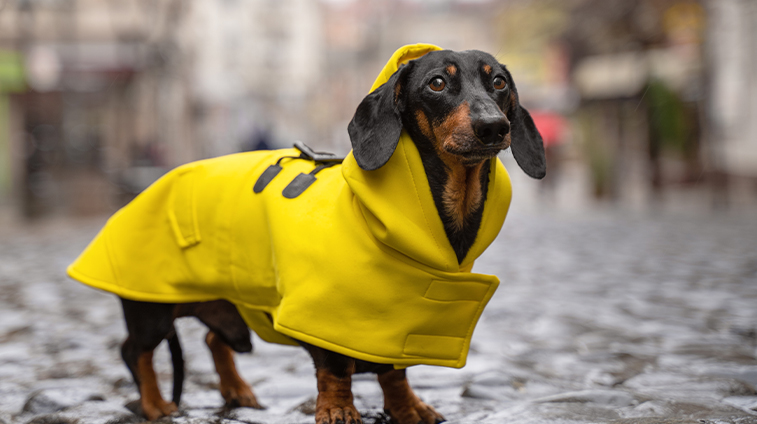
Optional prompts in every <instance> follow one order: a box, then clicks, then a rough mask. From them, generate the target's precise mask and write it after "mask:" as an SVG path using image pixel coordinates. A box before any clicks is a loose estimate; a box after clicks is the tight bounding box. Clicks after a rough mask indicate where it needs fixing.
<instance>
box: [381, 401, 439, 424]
mask: <svg viewBox="0 0 757 424" xmlns="http://www.w3.org/2000/svg"><path fill="white" fill-rule="evenodd" d="M384 412H386V414H387V415H389V417H391V419H392V423H396V424H439V423H443V422H444V421H446V420H445V419H444V417H443V416H442V414H440V413H438V412H436V410H435V409H434V408H433V407H432V406H431V405H428V404H426V403H424V402H421V401H420V400H419V401H417V402H414V403H412V404H408V405H403V406H400V407H394V408H392V409H391V410H389V409H384Z"/></svg>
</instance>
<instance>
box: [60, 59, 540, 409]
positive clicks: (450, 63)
mask: <svg viewBox="0 0 757 424" xmlns="http://www.w3.org/2000/svg"><path fill="white" fill-rule="evenodd" d="M419 56H420V57H419V58H417V59H415V60H411V61H406V63H404V64H403V65H402V66H400V67H399V69H398V70H397V71H396V72H395V73H394V74H393V75H391V77H390V78H389V79H388V81H387V82H386V83H384V84H383V85H381V86H380V87H378V88H377V89H376V90H375V91H373V92H372V93H371V94H370V95H368V96H367V97H366V98H365V99H364V100H363V101H362V103H361V104H360V105H359V106H358V108H357V111H356V113H355V116H354V118H353V120H352V121H351V122H350V124H349V135H350V139H351V141H352V146H353V155H354V158H355V160H356V161H357V163H358V165H359V166H360V168H362V169H363V170H368V171H371V170H375V169H378V168H381V167H382V166H383V165H384V164H385V163H387V161H389V160H390V158H391V157H392V155H393V154H394V152H395V149H396V148H397V143H398V140H399V139H400V136H401V134H403V131H405V132H406V134H408V135H409V136H410V138H411V139H412V143H413V144H414V145H415V147H416V148H417V152H418V154H419V155H420V161H421V162H422V167H423V170H424V171H425V175H426V177H427V179H428V185H427V187H428V188H429V189H430V191H431V197H432V198H433V204H434V205H435V206H436V212H437V213H438V216H439V218H440V219H441V222H442V224H443V233H444V234H445V235H446V238H447V239H448V241H449V244H450V245H451V247H452V249H453V251H454V256H455V257H456V258H457V263H459V264H462V263H463V262H464V260H465V258H466V256H467V255H468V253H469V251H470V250H471V248H472V246H474V244H475V243H476V240H477V238H480V237H481V235H480V234H479V231H480V229H481V226H482V220H483V219H484V217H485V214H487V213H488V212H487V208H495V207H500V206H499V205H490V204H489V203H488V202H487V197H488V196H489V197H491V194H490V190H489V188H490V184H491V183H492V182H491V181H490V176H491V175H492V173H491V169H490V168H491V167H493V166H495V165H494V164H495V163H497V162H496V161H497V159H496V155H497V154H498V153H499V152H500V151H502V150H504V149H507V148H508V147H510V148H511V149H512V152H513V155H514V157H515V159H516V161H517V163H518V165H519V166H520V167H521V168H522V169H523V170H524V171H525V172H526V173H527V174H528V175H529V176H531V177H534V178H542V177H543V176H544V174H545V160H544V149H543V145H542V141H541V137H540V135H539V133H538V131H537V130H536V128H535V126H534V123H533V121H532V119H531V117H530V116H529V114H528V112H527V111H526V110H525V109H524V108H523V107H522V106H520V104H519V100H518V93H517V91H516V88H515V84H514V82H513V79H512V77H511V75H510V73H509V72H508V70H507V69H506V68H505V67H504V66H503V65H501V64H499V63H498V62H497V60H496V59H495V58H494V57H492V56H491V55H489V54H486V53H483V52H480V51H464V52H452V51H446V50H443V51H431V52H429V53H426V54H423V55H419ZM498 166H501V165H498ZM508 184H509V180H508ZM508 190H509V188H508ZM488 193H489V194H488ZM507 202H508V204H509V192H508V200H507ZM504 208H505V209H506V208H507V204H505V205H504ZM502 219H504V216H503V217H502ZM499 225H500V226H501V221H500V223H499ZM355 231H359V229H355ZM496 231H499V227H497V228H496ZM185 236H186V235H185ZM494 236H496V233H495V234H494V235H491V237H490V238H491V239H493V237H494ZM198 237H199V236H198ZM484 248H485V247H484ZM471 264H472V262H471ZM72 276H74V277H75V278H76V276H75V275H74V274H72ZM77 279H80V278H77ZM403 284H404V283H403ZM440 287H441V286H440ZM444 287H447V286H444ZM495 288H496V287H495ZM429 291H431V289H430V288H429ZM492 292H493V289H492ZM490 294H491V293H489V295H488V296H489V297H490ZM124 297H125V296H122V303H123V309H124V315H125V318H126V324H127V328H128V334H129V335H128V338H127V340H126V341H125V342H124V344H123V347H122V355H123V358H124V360H125V362H126V364H127V365H128V368H129V370H130V371H131V373H132V375H133V377H134V380H135V382H136V383H137V385H138V387H139V391H140V394H141V405H142V410H143V413H144V415H145V416H146V417H147V418H149V419H156V418H159V417H161V416H165V415H169V414H171V413H172V412H174V411H176V410H177V405H178V403H179V398H180V396H181V388H182V381H183V377H184V375H183V362H182V359H181V358H182V355H181V347H180V345H179V341H178V338H177V336H176V332H175V329H174V326H173V320H174V319H176V318H179V317H185V316H194V317H197V318H199V319H200V320H201V321H202V322H203V323H204V324H206V325H207V326H208V327H209V329H210V331H209V332H208V334H207V337H206V342H207V344H208V346H209V348H210V350H211V352H212V355H213V360H214V362H215V366H216V370H217V372H218V374H219V376H220V391H221V394H222V395H223V397H224V399H225V401H226V403H227V405H229V406H247V407H253V408H260V407H261V406H260V404H259V403H258V401H257V400H256V398H255V396H254V394H253V392H252V390H251V388H250V386H249V385H248V384H247V383H245V382H244V381H243V380H242V379H241V378H240V376H239V374H238V372H237V370H236V368H235V365H234V359H233V352H234V351H236V352H249V351H251V350H252V344H251V340H250V332H249V329H248V325H247V324H246V322H245V319H243V318H242V316H240V313H239V312H238V310H237V307H235V304H233V303H231V302H229V301H227V300H215V301H207V302H186V303H176V302H170V303H162V302H161V303H158V302H145V301H137V300H128V299H126V298H124ZM466 300H470V299H466ZM486 300H488V298H487V299H486ZM235 303H236V302H235ZM484 304H485V302H484ZM481 308H483V306H481ZM320 313H322V314H329V313H331V312H330V311H328V310H323V311H322V312H320ZM366 313H367V314H370V311H367V312H366ZM477 313H478V314H480V310H479V311H478V312H477ZM268 317H269V318H270V315H268ZM477 318H478V315H475V317H474V320H473V325H475V320H476V319H477ZM271 320H273V318H271ZM470 330H471V331H472V326H471V329H470ZM468 337H469V335H468ZM293 338H295V339H297V337H293ZM164 339H167V340H168V343H169V347H170V350H171V353H172V358H173V366H174V392H173V402H168V401H165V400H163V398H162V397H161V395H160V393H159V390H158V385H157V381H156V376H155V371H154V370H153V367H152V354H153V353H152V352H153V350H154V349H155V348H156V347H157V346H158V344H160V343H161V341H162V340H164ZM299 343H300V344H301V345H302V346H304V347H305V349H307V350H308V352H309V353H310V354H311V356H312V357H313V360H314V362H315V367H316V375H317V379H318V399H317V406H316V417H315V419H316V422H317V423H319V424H322V423H334V424H335V423H360V422H361V418H360V414H359V413H358V411H357V410H356V409H355V407H354V405H353V397H352V392H351V376H352V375H353V374H355V373H363V372H372V373H376V374H378V381H379V384H380V385H381V388H382V390H383V392H384V399H385V400H384V402H385V410H386V412H387V414H389V416H390V417H391V419H392V420H393V421H394V422H397V423H400V424H417V423H438V422H442V421H443V420H444V418H443V417H442V416H441V415H440V414H439V413H437V412H436V411H435V410H434V409H433V408H432V407H431V406H429V405H427V404H425V403H423V402H422V401H421V400H420V399H419V398H418V397H417V396H416V395H415V394H414V393H413V391H412V389H411V388H410V386H409V385H408V382H407V379H406V377H405V370H404V367H402V366H400V367H395V366H394V365H396V364H393V363H379V362H380V361H376V362H373V361H367V360H364V359H354V358H352V357H350V356H347V355H345V354H342V353H336V352H333V351H331V350H329V349H326V348H324V347H322V346H321V347H319V346H316V345H315V344H314V343H312V341H310V340H308V341H307V342H306V341H303V340H299ZM465 354H467V345H465V348H464V352H463V363H464V355H465ZM405 365H407V364H405Z"/></svg>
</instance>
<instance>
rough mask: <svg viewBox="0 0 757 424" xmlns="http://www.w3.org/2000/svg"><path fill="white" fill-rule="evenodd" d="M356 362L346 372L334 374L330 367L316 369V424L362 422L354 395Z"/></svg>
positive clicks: (359, 423) (356, 423)
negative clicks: (353, 375) (353, 377)
mask: <svg viewBox="0 0 757 424" xmlns="http://www.w3.org/2000/svg"><path fill="white" fill-rule="evenodd" d="M354 372H355V362H354V361H352V364H351V365H350V366H348V368H347V370H346V372H345V373H339V374H341V375H337V374H334V373H333V372H332V370H331V369H329V368H319V369H317V370H316V377H317V378H318V400H317V401H316V406H315V422H316V424H337V423H338V424H361V423H362V422H363V421H362V420H361V419H360V414H359V413H358V412H357V409H355V405H354V404H353V397H352V374H353V373H354Z"/></svg>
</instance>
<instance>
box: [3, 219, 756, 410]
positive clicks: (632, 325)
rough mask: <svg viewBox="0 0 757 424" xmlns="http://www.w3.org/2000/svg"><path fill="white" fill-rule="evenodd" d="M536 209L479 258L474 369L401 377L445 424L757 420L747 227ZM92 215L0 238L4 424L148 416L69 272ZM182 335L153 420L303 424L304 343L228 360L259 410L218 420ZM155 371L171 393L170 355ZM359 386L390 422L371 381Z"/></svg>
mask: <svg viewBox="0 0 757 424" xmlns="http://www.w3.org/2000/svg"><path fill="white" fill-rule="evenodd" d="M531 209H533V210H532V211H526V210H517V209H516V210H514V211H513V212H512V213H511V215H510V216H509V217H508V221H507V222H506V224H505V227H504V228H503V231H502V233H501V234H500V237H499V238H498V239H497V240H496V241H495V243H494V244H493V245H492V246H491V247H490V248H489V250H488V251H487V252H486V254H485V255H484V256H483V257H482V258H481V259H480V260H479V262H478V263H477V265H476V271H478V272H485V273H493V274H496V275H498V276H499V278H500V280H501V281H502V283H501V286H500V288H499V290H498V291H497V293H496V295H495V296H494V298H493V299H492V301H491V303H490V305H489V307H488V308H487V309H486V311H485V313H484V315H483V316H482V318H481V322H480V324H479V326H478V327H477V329H476V334H475V336H474V339H473V342H472V345H471V353H470V356H469V360H468V365H467V366H466V367H465V368H463V369H461V370H453V369H444V368H436V367H414V368H412V369H410V370H409V375H410V379H411V382H412V384H413V385H414V387H416V388H417V391H418V393H419V395H420V396H421V397H422V398H423V399H424V400H426V401H427V402H429V403H431V404H432V405H434V406H435V407H436V408H437V409H438V410H439V411H440V412H441V413H443V414H444V415H445V416H446V417H447V418H448V419H449V420H450V422H456V423H492V424H493V423H503V422H508V423H519V424H526V423H640V424H643V423H671V424H672V423H696V424H702V423H732V424H736V423H741V424H743V423H757V393H756V392H755V385H757V358H755V354H756V351H757V307H755V305H757V220H754V219H753V218H750V217H748V216H738V215H711V214H699V215H697V214H688V215H664V214H660V215H655V214H638V213H637V214H623V213H620V212H618V211H611V210H610V211H604V212H602V211H591V212H582V213H572V214H568V215H566V214H559V213H557V212H535V210H536V208H531ZM6 222H7V221H6ZM103 222H104V220H103V219H96V220H91V221H60V220H58V221H51V222H47V223H43V224H41V225H36V226H33V227H29V226H25V227H18V228H11V226H10V225H2V227H1V228H0V423H8V424H9V423H13V424H16V423H19V424H20V423H53V422H54V423H111V424H114V423H132V422H140V421H141V420H140V419H139V418H138V417H137V416H135V415H133V414H132V413H131V412H130V410H129V409H128V408H127V407H126V405H127V404H128V403H129V402H131V401H133V400H134V399H136V397H137V391H136V388H135V387H134V385H133V383H132V382H131V377H130V376H129V374H128V372H127V370H126V368H125V367H124V366H123V365H122V362H121V359H120V357H119V349H118V347H119V344H120V342H121V341H122V339H123V338H124V335H125V330H124V327H123V322H122V317H121V311H120V306H119V304H118V302H117V299H116V298H115V297H114V296H112V295H109V294H105V293H100V292H97V291H95V290H92V289H89V288H87V287H85V286H83V285H81V284H78V283H76V282H74V281H71V280H69V279H67V278H66V277H65V273H64V269H65V266H66V265H67V264H68V263H69V262H70V261H71V260H73V258H74V257H75V256H76V255H77V254H78V253H79V252H80V251H81V250H82V249H83V248H84V247H85V246H86V244H87V242H88V241H89V240H90V239H91V238H92V237H93V236H94V234H95V233H96V231H97V230H98V229H99V227H100V226H101V225H102V224H103ZM178 331H179V334H180V338H181V340H182V342H183V345H184V351H185V358H186V363H187V375H188V378H187V381H186V384H185V396H184V398H183V401H182V405H181V411H180V413H179V415H178V416H175V417H172V418H169V419H164V420H162V421H161V422H171V423H176V424H180V423H181V424H193V423H207V422H214V423H271V424H277V423H312V422H313V416H312V415H309V414H312V399H313V398H314V396H315V395H316V386H315V378H314V373H313V368H312V364H311V362H310V359H309V357H308V355H307V354H306V353H305V352H304V350H302V349H296V348H290V347H284V346H275V345H270V344H265V343H263V342H260V341H259V340H257V339H256V340H255V342H256V350H255V352H254V353H253V354H251V355H240V356H238V364H239V368H240V371H241V373H242V375H243V376H244V377H245V378H246V379H247V380H248V381H250V382H251V383H252V385H253V387H254V389H255V391H256V394H257V395H258V398H259V400H260V401H261V403H263V404H265V405H266V406H268V409H267V410H265V411H257V410H252V409H246V408H240V409H235V410H224V409H223V408H221V405H222V403H223V401H222V398H221V397H220V395H219V394H218V392H217V391H216V390H215V386H216V384H217V377H216V376H215V373H214V371H213V366H212V361H211V359H210V355H209V353H208V352H207V350H206V348H205V346H204V343H203V341H202V340H203V336H204V331H205V330H204V327H203V326H202V325H200V324H198V323H196V322H195V321H193V320H183V321H180V322H179V325H178ZM156 368H157V370H158V372H159V376H160V378H161V384H162V387H163V389H164V394H165V395H168V394H169V391H170V372H171V368H170V361H169V360H168V353H167V349H166V348H165V347H161V348H159V351H158V353H157V355H156ZM354 391H355V394H356V405H357V407H358V408H359V409H360V410H361V412H363V413H365V416H364V419H365V421H366V423H368V424H370V423H382V422H385V417H383V416H382V415H381V412H380V411H381V402H382V401H381V393H380V390H379V388H378V385H377V384H376V381H375V377H373V376H370V375H361V376H358V377H357V378H356V379H355V382H354Z"/></svg>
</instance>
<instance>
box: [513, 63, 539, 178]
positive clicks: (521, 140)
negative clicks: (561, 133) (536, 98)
mask: <svg viewBox="0 0 757 424" xmlns="http://www.w3.org/2000/svg"><path fill="white" fill-rule="evenodd" d="M502 69H504V71H505V73H506V74H507V79H508V80H509V81H508V84H509V85H510V90H511V94H510V95H511V96H512V99H511V100H512V101H511V105H510V108H509V110H508V113H507V119H508V120H509V121H510V128H511V130H510V140H511V144H510V148H511V149H512V151H513V157H515V162H517V163H518V166H520V168H521V169H522V170H523V172H525V173H526V174H527V175H528V176H529V177H531V178H539V179H541V178H544V175H546V174H547V161H546V158H545V157H544V142H543V141H542V139H541V134H539V130H537V129H536V125H534V120H533V119H531V115H530V114H529V113H528V111H527V110H526V108H524V107H523V106H521V105H520V101H519V100H518V90H516V88H515V81H513V77H512V75H510V72H508V70H507V69H506V68H505V67H504V65H503V66H502Z"/></svg>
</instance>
